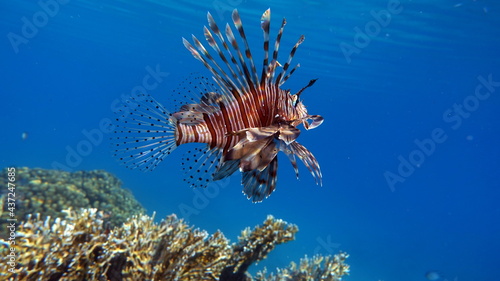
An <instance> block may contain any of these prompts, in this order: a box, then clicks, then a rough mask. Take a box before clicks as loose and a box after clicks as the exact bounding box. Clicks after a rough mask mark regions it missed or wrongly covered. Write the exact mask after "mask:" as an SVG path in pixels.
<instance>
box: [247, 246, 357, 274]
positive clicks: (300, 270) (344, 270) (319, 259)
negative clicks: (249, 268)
mask: <svg viewBox="0 0 500 281" xmlns="http://www.w3.org/2000/svg"><path fill="white" fill-rule="evenodd" d="M348 257H349V255H348V254H346V253H342V252H341V253H339V254H337V255H335V256H326V257H323V256H321V255H316V256H314V257H313V258H307V257H305V258H303V259H301V260H300V265H299V266H297V264H296V263H294V262H291V263H290V266H288V268H285V269H278V270H277V273H276V274H274V273H271V274H270V275H267V270H266V269H264V270H261V271H259V272H257V274H256V277H255V279H254V280H256V281H284V280H301V281H315V280H324V281H340V280H342V276H343V275H345V274H348V273H349V266H348V265H347V264H345V263H344V261H345V259H347V258H348ZM323 261H324V265H322V263H323Z"/></svg>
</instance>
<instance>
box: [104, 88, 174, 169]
mask: <svg viewBox="0 0 500 281" xmlns="http://www.w3.org/2000/svg"><path fill="white" fill-rule="evenodd" d="M115 113H116V114H117V117H116V119H115V122H114V133H115V134H114V136H113V137H111V139H110V140H111V143H112V150H113V155H114V156H115V157H116V158H117V159H118V160H119V161H120V162H122V163H123V164H124V165H125V166H126V167H128V168H131V169H140V170H144V171H151V170H153V169H154V168H155V167H156V166H157V165H158V164H159V163H160V162H161V161H162V160H163V159H164V158H165V157H166V156H167V155H169V154H170V153H171V152H172V151H173V150H174V149H175V148H176V147H177V145H176V142H175V130H176V125H175V124H174V123H173V122H172V121H171V120H170V118H169V116H170V114H169V113H168V111H167V110H166V109H165V108H164V107H163V106H162V105H161V104H160V103H158V102H157V101H156V100H155V99H154V98H153V97H151V96H150V95H145V94H140V95H136V96H131V97H130V98H129V99H128V100H126V101H124V104H123V106H122V107H121V108H120V109H118V110H117V111H116V112H115Z"/></svg>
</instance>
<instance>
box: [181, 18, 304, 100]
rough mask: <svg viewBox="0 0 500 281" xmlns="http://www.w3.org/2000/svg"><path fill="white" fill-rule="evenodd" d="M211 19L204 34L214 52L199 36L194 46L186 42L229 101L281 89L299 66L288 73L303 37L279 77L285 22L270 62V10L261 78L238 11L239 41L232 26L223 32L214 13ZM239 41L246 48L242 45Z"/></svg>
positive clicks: (263, 23)
mask: <svg viewBox="0 0 500 281" xmlns="http://www.w3.org/2000/svg"><path fill="white" fill-rule="evenodd" d="M207 19H208V27H204V28H203V33H204V37H205V40H206V43H207V44H208V46H210V47H211V48H206V47H205V46H204V45H203V43H202V42H201V41H200V40H198V39H197V38H196V37H195V36H192V42H189V41H188V40H187V39H185V38H183V44H184V46H185V47H186V48H187V49H188V50H189V51H190V52H191V54H192V55H193V57H195V58H196V59H197V60H199V61H200V62H202V63H203V65H204V66H205V67H206V68H207V69H208V70H209V71H210V72H211V73H212V74H213V76H214V80H215V82H216V83H217V84H218V85H219V86H220V87H221V89H222V92H223V94H224V95H226V96H227V98H229V100H233V98H235V97H237V96H238V95H239V96H242V95H246V94H249V93H252V92H255V91H256V90H257V89H264V88H266V87H267V85H271V84H273V83H274V84H275V85H278V86H280V85H282V84H283V83H285V81H286V80H287V79H288V78H289V77H290V76H291V74H292V73H293V72H294V71H295V70H296V68H297V67H298V66H299V65H297V66H296V67H295V68H294V69H292V70H291V71H288V68H289V66H290V63H291V61H292V58H293V56H294V54H295V51H296V50H297V48H298V46H299V45H300V44H301V43H302V42H303V40H304V37H303V36H301V38H300V39H299V41H298V42H297V43H296V44H295V46H294V47H293V48H292V50H291V52H290V54H289V57H288V60H287V62H286V63H285V65H284V66H283V67H282V70H281V72H280V74H279V75H278V76H277V77H275V71H276V68H277V67H279V66H281V64H279V62H278V50H279V46H280V41H281V36H282V34H283V30H284V26H285V24H286V20H285V19H283V22H282V24H281V27H280V29H279V32H278V35H277V37H276V40H275V42H274V51H273V57H272V60H269V44H270V41H269V37H270V36H269V31H270V21H271V10H270V9H268V10H266V11H265V12H264V14H263V15H262V17H261V28H262V30H263V34H264V46H263V48H264V60H263V65H262V74H261V77H260V78H259V75H258V73H257V70H256V66H255V63H254V60H253V58H252V53H251V50H250V46H249V43H248V41H247V38H246V34H245V31H244V28H243V23H242V21H241V18H240V15H239V13H238V11H237V10H236V9H235V10H234V11H233V12H232V21H233V24H234V27H235V28H236V30H237V34H238V35H239V36H238V37H239V39H238V38H236V36H235V35H236V34H235V33H234V32H233V31H232V29H231V27H230V26H229V24H226V26H225V28H224V30H223V31H222V30H221V29H220V28H219V26H218V25H217V23H216V22H215V20H214V18H213V17H212V15H211V14H210V13H208V14H207ZM223 33H224V34H223ZM238 41H240V42H241V43H242V44H239V43H238ZM240 45H241V47H240ZM209 49H212V52H215V54H216V55H212V54H211V52H210V51H209Z"/></svg>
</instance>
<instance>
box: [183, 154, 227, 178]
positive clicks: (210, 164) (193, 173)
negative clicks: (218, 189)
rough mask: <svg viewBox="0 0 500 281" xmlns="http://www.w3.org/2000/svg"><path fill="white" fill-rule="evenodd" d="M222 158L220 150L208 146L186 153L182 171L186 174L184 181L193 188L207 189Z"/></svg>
mask: <svg viewBox="0 0 500 281" xmlns="http://www.w3.org/2000/svg"><path fill="white" fill-rule="evenodd" d="M220 158H221V152H220V151H219V150H218V149H210V148H209V147H208V146H202V147H195V148H193V149H190V150H188V151H187V152H186V153H184V155H183V157H182V162H181V169H182V171H183V172H184V181H185V182H187V183H188V184H189V186H191V187H196V188H199V187H202V188H204V187H206V186H207V185H208V184H210V183H211V182H212V181H214V179H213V175H214V174H215V170H216V169H217V165H218V163H219V161H220Z"/></svg>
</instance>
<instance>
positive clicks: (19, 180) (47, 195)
mask: <svg viewBox="0 0 500 281" xmlns="http://www.w3.org/2000/svg"><path fill="white" fill-rule="evenodd" d="M15 169H16V170H15V182H14V184H15V195H16V196H15V197H14V198H15V203H16V204H15V215H16V218H17V219H19V220H24V219H25V218H26V216H27V215H28V214H35V213H39V214H40V216H41V217H46V216H50V217H52V218H55V217H61V218H64V216H65V214H64V213H63V212H61V211H62V210H64V209H68V208H70V207H71V208H74V209H80V208H97V209H99V210H101V211H103V212H104V213H105V214H106V216H107V217H108V219H107V222H108V223H110V224H111V225H112V226H117V225H121V224H122V223H123V222H125V221H126V219H127V218H129V217H131V216H133V215H137V214H141V213H144V212H145V210H144V208H143V207H142V206H141V204H140V203H139V202H138V201H137V200H136V199H135V198H134V196H133V195H132V193H131V192H130V191H128V190H126V189H124V188H122V182H121V181H120V180H119V179H118V178H116V177H115V176H113V175H112V174H110V173H108V172H106V171H103V170H95V171H78V172H73V173H70V172H65V171H59V170H45V169H30V168H25V167H20V168H15ZM7 174H8V171H7V169H6V168H5V169H2V170H1V171H0V186H7V178H8V177H7ZM1 192H3V193H4V194H3V195H5V192H7V188H3V189H2V190H1ZM2 197H3V198H4V199H5V196H2ZM4 202H5V200H2V203H4ZM2 207H3V209H2V210H3V211H4V212H6V211H7V204H2ZM5 222H6V221H5V216H2V217H0V227H1V229H2V230H1V231H0V237H5V233H4V230H5Z"/></svg>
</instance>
